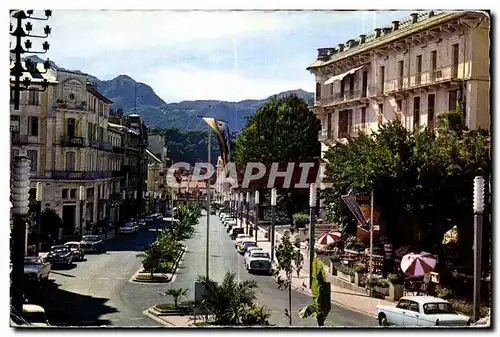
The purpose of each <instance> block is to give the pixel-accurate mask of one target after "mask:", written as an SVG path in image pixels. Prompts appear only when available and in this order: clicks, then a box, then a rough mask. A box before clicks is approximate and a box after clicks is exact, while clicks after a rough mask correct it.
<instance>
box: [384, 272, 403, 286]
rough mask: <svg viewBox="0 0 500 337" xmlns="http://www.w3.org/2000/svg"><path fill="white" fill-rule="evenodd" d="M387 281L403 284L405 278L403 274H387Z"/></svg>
mask: <svg viewBox="0 0 500 337" xmlns="http://www.w3.org/2000/svg"><path fill="white" fill-rule="evenodd" d="M387 281H389V283H392V284H403V283H404V281H405V278H404V275H403V274H389V275H387Z"/></svg>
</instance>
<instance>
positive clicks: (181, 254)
mask: <svg viewBox="0 0 500 337" xmlns="http://www.w3.org/2000/svg"><path fill="white" fill-rule="evenodd" d="M186 251H187V247H186V246H183V247H182V252H181V253H180V254H179V255H178V257H177V259H176V260H175V261H174V266H173V268H172V273H171V274H172V276H171V277H170V278H169V279H167V280H165V281H157V280H137V279H136V277H137V275H138V274H139V273H140V271H141V270H142V269H143V268H142V265H141V267H140V268H139V269H138V270H137V271H136V272H135V273H134V275H132V277H131V278H130V279H129V280H128V281H129V282H130V283H152V284H163V283H170V282H173V281H175V278H176V277H177V273H176V271H177V268H178V267H179V265H180V262H181V259H182V257H183V256H184V254H185V253H186Z"/></svg>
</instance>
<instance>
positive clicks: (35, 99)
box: [28, 90, 40, 105]
mask: <svg viewBox="0 0 500 337" xmlns="http://www.w3.org/2000/svg"><path fill="white" fill-rule="evenodd" d="M28 104H29V105H40V93H39V92H36V91H32V90H30V91H28Z"/></svg>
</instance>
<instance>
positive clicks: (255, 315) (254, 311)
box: [241, 303, 271, 326]
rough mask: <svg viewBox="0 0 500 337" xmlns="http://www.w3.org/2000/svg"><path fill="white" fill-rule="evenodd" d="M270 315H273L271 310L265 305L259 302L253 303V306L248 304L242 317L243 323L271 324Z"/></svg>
mask: <svg viewBox="0 0 500 337" xmlns="http://www.w3.org/2000/svg"><path fill="white" fill-rule="evenodd" d="M269 317H271V311H270V310H269V309H268V308H267V307H265V306H264V305H260V304H258V303H252V305H251V306H247V307H246V308H245V311H244V313H243V316H242V318H241V324H243V325H262V326H267V325H269Z"/></svg>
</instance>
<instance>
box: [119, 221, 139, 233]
mask: <svg viewBox="0 0 500 337" xmlns="http://www.w3.org/2000/svg"><path fill="white" fill-rule="evenodd" d="M136 231H137V227H136V225H135V224H133V223H131V222H127V223H126V224H124V225H123V226H121V227H120V233H123V234H132V233H135V232H136Z"/></svg>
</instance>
